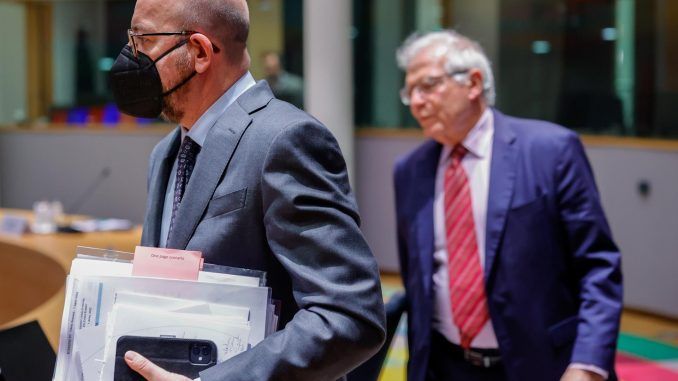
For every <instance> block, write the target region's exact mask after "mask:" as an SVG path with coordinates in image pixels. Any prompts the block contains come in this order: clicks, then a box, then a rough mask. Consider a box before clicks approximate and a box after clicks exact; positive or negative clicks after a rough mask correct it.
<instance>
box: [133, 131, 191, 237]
mask: <svg viewBox="0 0 678 381" xmlns="http://www.w3.org/2000/svg"><path fill="white" fill-rule="evenodd" d="M180 137H181V133H180V130H179V128H178V127H177V128H176V129H175V130H174V131H173V132H172V133H171V134H170V135H169V136H168V137H167V138H165V139H164V141H163V144H162V145H160V146H159V148H158V149H159V151H158V153H157V159H156V160H158V163H157V164H156V165H154V166H153V169H152V172H151V173H150V174H149V176H150V184H149V188H148V208H147V209H146V218H145V219H144V221H145V225H144V231H143V236H142V237H141V244H142V245H144V246H153V247H158V246H159V244H160V226H161V224H162V212H163V207H164V204H165V193H166V192H167V181H168V180H169V176H170V171H171V170H172V165H173V164H174V159H175V157H176V156H177V152H178V151H179V140H180V139H181V138H180Z"/></svg>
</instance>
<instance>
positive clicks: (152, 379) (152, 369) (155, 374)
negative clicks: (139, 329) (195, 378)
mask: <svg viewBox="0 0 678 381" xmlns="http://www.w3.org/2000/svg"><path fill="white" fill-rule="evenodd" d="M125 362H126V363H127V365H129V367H130V368H132V370H134V371H135V372H137V373H139V374H140V375H141V376H142V377H143V378H145V379H147V380H148V381H192V380H191V379H190V378H186V377H184V376H182V375H180V374H176V373H170V372H168V371H166V370H165V369H162V368H161V367H159V366H157V365H155V364H153V363H152V362H150V361H148V359H147V358H145V357H144V356H142V355H140V354H138V353H136V352H134V351H127V352H125Z"/></svg>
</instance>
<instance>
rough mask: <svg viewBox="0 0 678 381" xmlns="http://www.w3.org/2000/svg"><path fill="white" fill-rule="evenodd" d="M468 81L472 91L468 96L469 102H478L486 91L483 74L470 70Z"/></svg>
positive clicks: (476, 70)
mask: <svg viewBox="0 0 678 381" xmlns="http://www.w3.org/2000/svg"><path fill="white" fill-rule="evenodd" d="M468 81H469V86H470V88H471V91H469V94H468V97H469V100H476V99H478V98H480V97H482V95H483V92H484V91H485V89H484V87H485V85H484V83H483V82H484V78H483V73H481V72H480V70H478V69H471V70H469V73H468Z"/></svg>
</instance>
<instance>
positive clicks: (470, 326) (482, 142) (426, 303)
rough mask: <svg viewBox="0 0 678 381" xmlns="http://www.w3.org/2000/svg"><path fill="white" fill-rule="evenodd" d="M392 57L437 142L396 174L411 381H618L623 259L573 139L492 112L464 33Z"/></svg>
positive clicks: (426, 39) (420, 39) (424, 40)
mask: <svg viewBox="0 0 678 381" xmlns="http://www.w3.org/2000/svg"><path fill="white" fill-rule="evenodd" d="M397 59H398V64H399V66H400V67H401V68H402V69H403V70H404V71H405V72H406V77H405V86H404V88H403V90H402V91H401V94H400V95H401V99H402V101H403V103H404V104H406V105H408V106H409V108H410V111H411V112H412V115H413V116H414V117H415V119H416V120H417V121H418V123H419V125H420V126H421V128H422V130H423V133H424V135H425V136H426V137H427V138H429V139H428V140H427V141H426V142H424V143H423V144H422V145H421V146H419V147H418V148H417V149H415V150H414V151H413V152H411V153H409V154H407V155H406V156H404V157H403V158H401V159H400V160H399V161H398V162H397V164H396V165H395V171H394V181H395V194H396V208H397V229H398V247H399V256H400V266H401V271H402V276H403V282H404V285H405V289H406V297H407V313H408V335H409V337H408V338H409V340H408V345H409V356H410V357H409V364H408V380H409V381H424V380H426V381H445V380H464V381H472V380H484V381H492V380H512V381H530V380H534V381H551V380H552V381H557V380H562V381H576V380H578V381H600V380H616V375H615V372H614V359H615V352H616V342H617V336H618V333H619V319H620V314H621V310H622V275H621V265H620V253H619V250H618V249H617V246H616V245H615V243H614V241H613V240H612V236H611V232H610V228H609V226H608V223H607V221H606V218H605V215H604V213H603V209H602V207H601V203H600V199H599V195H598V191H597V189H596V184H595V181H594V176H593V173H592V171H591V167H590V165H589V163H588V160H587V158H586V155H585V152H584V148H583V146H582V144H581V142H580V140H579V138H578V137H577V135H576V134H575V133H573V132H572V131H570V130H568V129H565V128H563V127H561V126H557V125H554V124H551V123H548V122H544V121H537V120H527V119H519V118H514V117H510V116H507V115H504V114H502V113H501V112H499V111H498V110H496V109H494V108H493V107H492V106H493V104H494V98H495V90H494V81H493V75H492V70H491V67H490V63H489V60H488V59H487V57H486V56H485V54H484V52H483V51H482V49H481V47H480V46H479V45H478V44H477V43H476V42H475V41H472V40H471V39H469V38H467V37H465V36H462V35H460V34H459V33H456V32H454V31H451V30H448V31H440V32H432V33H428V34H423V35H414V36H412V37H410V38H409V39H407V40H406V41H405V42H404V44H403V45H402V46H401V47H400V49H399V50H398V53H397Z"/></svg>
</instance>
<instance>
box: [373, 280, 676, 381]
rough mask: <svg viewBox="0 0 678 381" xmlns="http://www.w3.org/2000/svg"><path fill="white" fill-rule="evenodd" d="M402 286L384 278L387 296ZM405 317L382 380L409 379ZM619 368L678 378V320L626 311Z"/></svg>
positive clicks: (626, 379)
mask: <svg viewBox="0 0 678 381" xmlns="http://www.w3.org/2000/svg"><path fill="white" fill-rule="evenodd" d="M400 289H401V286H400V285H399V284H398V281H397V280H393V279H388V280H385V281H384V282H383V291H384V297H385V299H386V300H388V298H389V297H390V296H391V295H392V294H393V293H394V292H397V291H398V290H400ZM405 319H406V317H403V319H401V321H400V325H399V326H398V330H397V332H396V336H395V337H394V339H393V342H392V343H391V348H390V350H389V353H388V356H387V357H386V361H385V363H384V367H383V368H382V372H381V376H380V378H379V380H380V381H405V368H406V364H407V341H406V340H407V327H406V325H407V323H406V320H405ZM616 369H617V374H618V375H619V378H620V379H621V380H622V381H678V323H676V322H674V321H671V320H667V319H661V318H657V317H653V316H647V315H644V314H642V313H638V312H632V311H626V312H624V316H623V317H622V333H621V334H620V337H619V342H618V354H617V364H616Z"/></svg>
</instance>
